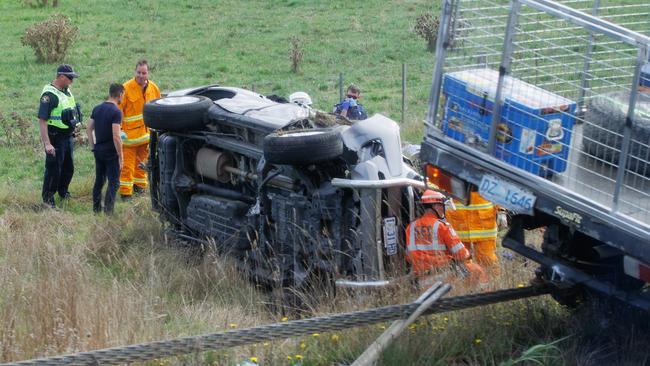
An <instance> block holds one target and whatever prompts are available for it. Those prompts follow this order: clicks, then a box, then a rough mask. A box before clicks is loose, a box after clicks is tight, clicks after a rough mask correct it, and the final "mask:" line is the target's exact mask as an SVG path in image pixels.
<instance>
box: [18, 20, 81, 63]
mask: <svg viewBox="0 0 650 366" xmlns="http://www.w3.org/2000/svg"><path fill="white" fill-rule="evenodd" d="M76 36H77V27H75V26H74V25H72V23H71V21H70V18H68V17H66V16H65V15H62V14H54V15H52V16H51V17H50V18H49V19H47V20H45V21H43V22H40V23H36V24H34V25H32V26H31V27H29V28H27V29H25V33H23V36H22V37H21V38H20V41H21V42H22V44H23V45H25V46H30V47H31V48H32V49H33V50H34V54H35V55H36V60H37V61H38V62H45V63H52V62H60V61H63V59H64V58H65V56H66V53H67V52H68V49H69V48H70V46H71V45H72V42H73V41H74V39H75V37H76Z"/></svg>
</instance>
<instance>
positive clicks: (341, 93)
mask: <svg viewBox="0 0 650 366" xmlns="http://www.w3.org/2000/svg"><path fill="white" fill-rule="evenodd" d="M342 100H343V73H342V72H339V101H338V103H340V102H341V101H342Z"/></svg>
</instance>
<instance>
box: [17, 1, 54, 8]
mask: <svg viewBox="0 0 650 366" xmlns="http://www.w3.org/2000/svg"><path fill="white" fill-rule="evenodd" d="M23 2H24V3H25V5H29V6H31V7H32V8H43V7H45V6H47V3H48V2H49V1H48V0H23ZM51 4H52V7H53V8H56V7H57V6H59V0H52V2H51Z"/></svg>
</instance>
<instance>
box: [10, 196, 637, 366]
mask: <svg viewBox="0 0 650 366" xmlns="http://www.w3.org/2000/svg"><path fill="white" fill-rule="evenodd" d="M84 187H85V186H84V185H81V186H79V187H78V188H79V189H78V190H77V191H78V192H79V191H80V193H81V195H82V196H83V195H84V189H86V188H84ZM19 193H20V192H19ZM19 195H20V194H19ZM9 197H10V195H6V194H5V196H4V198H3V199H0V202H6V200H9ZM36 199H37V197H35V195H33V196H29V195H26V196H25V197H23V200H18V201H15V202H16V203H14V204H12V205H10V206H6V207H4V208H3V213H2V214H1V215H0V243H2V245H1V246H0V288H2V290H3V291H2V292H1V293H0V319H1V320H0V321H1V323H0V361H3V362H7V361H15V360H22V359H28V358H33V357H41V356H45V355H54V354H61V353H69V352H75V351H81V350H90V349H96V348H104V347H111V346H117V345H122V344H128V343H135V342H143V341H148V340H156V339H165V338H172V337H178V336H186V335H193V334H202V333H208V332H215V331H220V330H225V329H229V328H233V327H244V326H252V325H257V324H262V323H270V322H274V321H281V320H282V316H281V315H279V314H271V313H269V308H267V307H266V306H265V303H267V302H268V298H267V296H266V295H265V294H262V293H259V292H258V291H257V290H256V289H255V288H254V286H252V285H251V284H249V283H248V282H246V281H245V280H244V279H243V276H242V275H241V274H240V273H238V272H237V271H235V270H234V269H233V266H232V265H231V264H230V263H229V262H228V260H227V259H224V258H220V257H218V256H217V255H215V254H214V253H211V252H207V253H204V254H203V255H201V256H200V255H197V252H196V251H188V250H186V249H183V248H182V247H179V246H176V245H175V243H173V242H170V241H168V240H167V239H166V238H165V237H164V236H163V235H162V234H161V227H160V225H159V223H158V221H157V219H156V218H155V217H154V215H153V214H152V213H151V211H150V209H149V206H148V202H147V198H145V197H142V198H139V199H137V200H136V201H135V202H132V203H129V204H128V205H127V204H122V203H120V205H118V208H117V215H116V216H115V217H112V218H106V217H104V216H94V215H92V214H90V213H86V212H85V211H83V210H81V209H80V207H72V208H71V209H65V210H63V211H52V210H46V211H40V212H37V211H34V210H33V209H31V208H29V205H28V204H27V203H26V202H29V201H32V202H33V200H36ZM80 205H81V206H83V205H87V203H83V202H82V203H81V204H80ZM540 235H541V232H532V233H530V235H529V239H530V240H537V241H539V239H540ZM534 267H535V266H534V265H533V264H532V263H529V262H527V261H525V260H522V259H520V258H516V257H515V258H513V259H510V260H508V259H502V260H501V266H500V271H499V272H498V274H496V275H495V277H494V278H493V281H492V283H491V288H490V289H497V288H511V287H516V286H519V285H524V284H525V283H526V282H527V280H528V279H529V278H531V276H532V272H531V271H532V269H533V268H534ZM420 291H421V290H420V289H416V288H414V287H412V286H410V285H404V286H401V287H398V288H396V289H392V290H386V291H382V292H373V293H369V292H367V293H364V292H342V291H339V293H338V294H337V296H336V297H335V298H334V297H324V298H323V301H321V302H319V303H317V304H312V308H311V310H312V311H311V312H312V313H314V314H326V313H334V312H341V311H352V310H358V309H362V308H370V307H375V306H381V305H387V304H395V303H405V302H410V301H412V299H414V298H415V297H417V296H418V294H419V293H420ZM454 291H455V293H456V294H460V293H468V292H473V291H479V290H478V289H475V288H468V287H462V286H457V288H456V289H455V290H454ZM600 313H602V312H600ZM600 313H598V314H600ZM294 317H295V316H294ZM593 319H594V317H593V313H592V314H591V315H589V313H582V314H581V315H579V316H575V317H574V316H572V314H571V312H569V311H568V310H566V309H564V308H562V307H561V306H559V305H558V304H556V303H555V302H554V301H553V300H552V299H550V297H547V296H545V297H541V298H535V299H528V300H520V301H515V302H509V303H503V304H498V305H492V306H488V307H482V308H473V309H467V310H464V311H459V312H454V313H447V314H439V315H434V316H427V317H423V318H421V319H419V321H418V322H417V323H416V324H414V325H413V326H411V327H410V328H409V330H408V331H407V332H406V333H405V334H404V335H402V336H401V337H399V338H398V339H397V340H396V342H395V344H394V345H393V346H391V347H390V348H389V349H388V350H387V351H386V352H385V353H384V355H383V359H382V364H384V365H402V364H422V365H486V364H487V365H496V364H499V363H500V362H502V361H505V360H516V359H517V358H519V357H520V356H521V355H522V354H523V353H524V352H525V351H526V350H527V349H529V348H530V347H531V346H533V345H537V344H542V343H551V342H553V341H556V340H558V339H562V338H563V337H566V336H567V335H568V336H570V337H569V338H568V339H565V340H562V341H561V342H559V343H558V344H556V345H554V347H538V348H535V349H534V351H535V352H538V353H539V354H536V357H538V360H541V362H542V364H547V365H561V364H569V365H593V364H602V360H607V361H612V362H614V361H615V362H616V364H629V365H633V364H642V362H646V361H647V358H648V351H639V350H643V349H645V350H647V349H648V347H647V339H646V338H647V337H643V336H642V335H643V334H644V333H643V331H641V332H639V331H634V332H629V331H628V332H627V333H626V332H625V329H623V330H620V329H617V330H613V328H612V327H613V326H614V325H616V326H618V325H617V324H614V325H612V324H609V325H608V324H602V322H594V321H593ZM597 319H601V318H597ZM602 319H605V318H602ZM622 324H625V323H622ZM627 324H629V323H627ZM387 326H388V324H378V325H373V326H368V327H363V328H357V329H350V330H346V331H341V332H331V333H326V334H314V335H310V336H305V337H298V338H293V339H288V340H279V341H276V342H269V343H261V344H255V345H250V346H246V347H239V348H235V349H228V350H223V351H218V352H206V353H204V354H202V355H198V356H197V355H192V356H187V357H180V358H171V359H165V360H158V361H155V362H151V363H150V364H155V365H158V364H214V365H223V364H235V363H236V362H239V361H241V360H243V359H246V358H249V357H255V358H256V359H257V360H258V362H260V364H264V365H292V364H294V363H296V361H297V360H298V359H299V360H298V361H301V362H303V363H304V364H305V365H307V364H309V365H331V364H336V363H340V362H343V363H349V362H350V361H352V360H353V359H354V358H355V357H356V356H357V355H359V354H360V353H361V352H362V351H363V350H364V349H365V347H367V345H368V344H369V343H371V342H372V341H373V340H374V339H375V338H376V337H377V336H378V335H379V334H381V332H382V331H383V330H384V329H385V328H386V327H387ZM619 328H622V327H619ZM604 329H607V330H608V331H610V330H611V331H612V332H618V333H614V334H622V335H621V336H617V337H607V339H608V340H604V339H603V334H604V333H605V331H604ZM628 330H629V329H628ZM639 334H641V336H640V335H639ZM620 350H624V351H620ZM631 350H635V351H636V352H629V351H631ZM540 352H541V353H540ZM644 360H646V361H644ZM639 362H641V363H639Z"/></svg>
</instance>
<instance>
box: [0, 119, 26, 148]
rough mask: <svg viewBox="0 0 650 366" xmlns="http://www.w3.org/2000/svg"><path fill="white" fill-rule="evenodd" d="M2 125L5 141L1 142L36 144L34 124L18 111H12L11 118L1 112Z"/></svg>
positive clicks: (5, 143)
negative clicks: (33, 130) (33, 131)
mask: <svg viewBox="0 0 650 366" xmlns="http://www.w3.org/2000/svg"><path fill="white" fill-rule="evenodd" d="M0 125H2V132H3V133H4V141H2V140H0V144H3V145H6V146H27V145H34V142H35V140H34V136H33V134H32V124H31V123H30V122H29V121H28V120H27V119H26V118H24V117H22V116H20V115H19V114H18V113H16V112H11V114H10V117H9V118H6V117H5V116H4V115H3V114H2V113H0Z"/></svg>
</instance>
